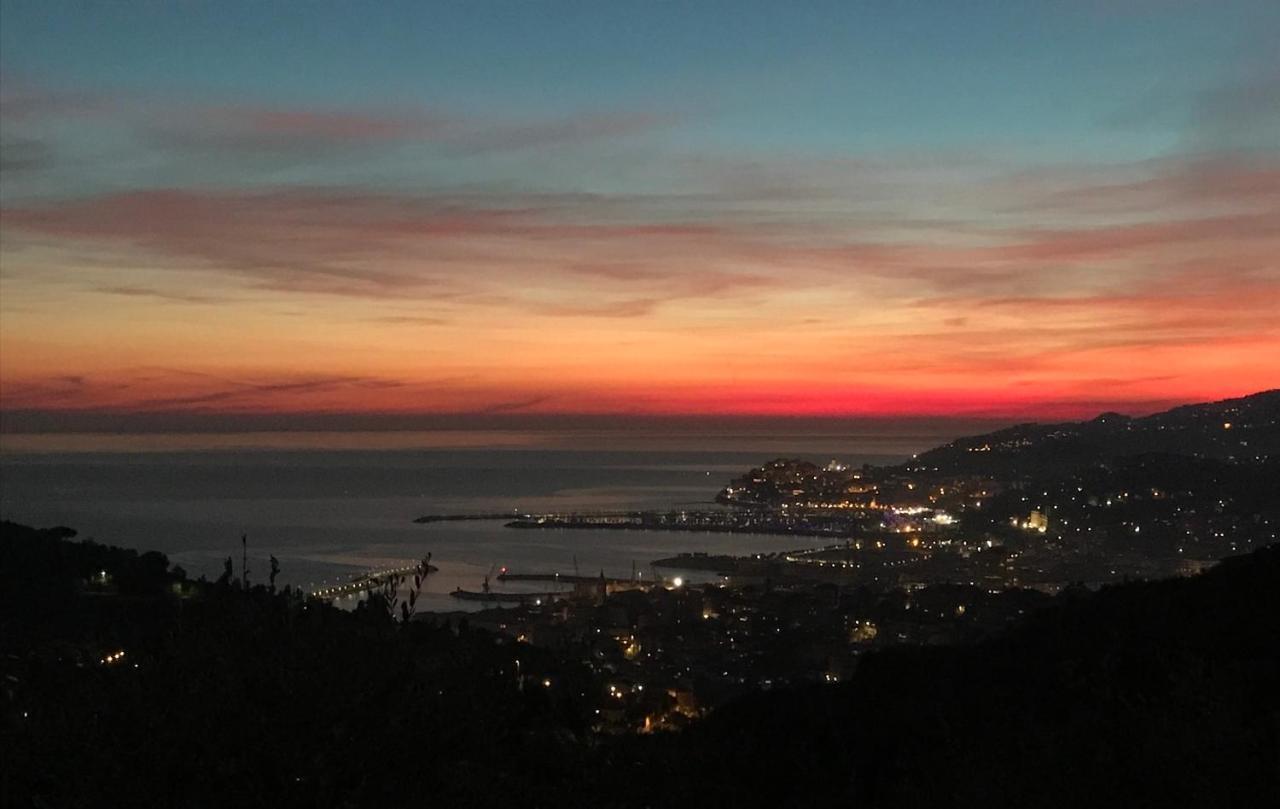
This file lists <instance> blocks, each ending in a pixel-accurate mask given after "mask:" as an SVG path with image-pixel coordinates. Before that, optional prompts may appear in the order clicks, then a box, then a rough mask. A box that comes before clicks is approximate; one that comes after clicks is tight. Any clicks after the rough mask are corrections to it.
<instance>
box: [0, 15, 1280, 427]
mask: <svg viewBox="0 0 1280 809" xmlns="http://www.w3.org/2000/svg"><path fill="white" fill-rule="evenodd" d="M595 5H596V4H582V7H581V8H577V9H573V10H569V9H566V10H565V12H564V13H565V15H566V17H572V18H573V19H574V20H577V22H576V23H574V24H572V25H560V24H559V23H558V22H557V21H556V20H551V19H543V17H546V16H547V15H541V16H540V15H536V14H534V15H532V17H531V18H529V19H526V18H525V16H526V15H527V14H529V13H530V10H529V9H527V8H525V7H524V6H523V5H522V4H513V6H512V8H511V10H510V11H509V13H505V14H495V15H494V17H493V19H492V20H488V21H487V23H486V25H485V26H481V27H479V28H477V27H476V26H475V22H476V21H475V19H474V18H473V17H472V16H471V15H468V14H465V13H463V12H462V11H461V7H460V8H459V9H452V10H447V9H437V10H433V11H432V12H431V14H430V15H428V16H429V19H418V17H417V15H419V14H423V13H424V10H423V9H408V8H406V9H400V10H398V11H397V10H391V9H386V8H381V9H378V10H376V11H374V10H369V11H368V13H367V14H366V13H365V11H364V10H363V9H362V10H361V12H360V13H359V14H354V13H353V11H352V9H349V8H345V7H334V8H327V9H324V10H320V9H317V10H316V11H315V12H314V20H313V22H314V30H313V31H312V34H313V35H314V36H317V37H321V38H322V39H324V38H325V37H328V38H327V39H325V42H326V43H327V44H326V45H324V46H323V47H322V46H320V45H319V44H317V42H318V40H317V41H311V40H300V41H297V42H295V41H293V40H289V41H287V42H286V41H284V40H283V39H281V37H282V34H281V30H280V27H279V26H278V25H271V24H268V23H267V22H264V21H263V20H261V19H259V16H260V15H261V14H262V13H263V9H264V8H265V7H259V6H258V5H257V4H247V5H245V6H243V7H237V8H235V9H228V8H224V7H222V6H221V5H220V6H216V7H215V6H211V7H209V8H207V9H200V10H195V9H191V10H186V11H184V12H180V11H177V10H174V11H173V12H172V13H168V12H166V13H165V14H152V13H151V12H150V11H143V10H140V9H136V8H132V7H130V6H129V4H118V5H117V4H108V5H104V6H100V7H98V6H95V7H93V8H91V9H89V8H86V9H80V10H78V11H77V13H75V14H62V13H58V12H57V11H56V10H53V11H51V10H48V9H46V8H45V7H44V5H42V4H31V5H29V6H21V7H19V6H15V7H14V8H12V9H7V15H6V25H5V26H3V29H4V30H3V31H0V37H3V40H4V50H5V64H4V66H3V74H2V78H3V81H0V102H3V103H2V104H0V123H3V132H2V133H0V148H2V149H3V160H2V161H0V169H2V170H3V175H2V176H3V182H2V183H0V430H3V431H8V432H17V431H21V430H23V429H25V427H24V425H30V424H34V423H39V424H41V425H44V426H45V427H50V428H57V429H65V430H75V429H79V428H80V426H79V425H83V424H86V423H89V422H87V421H85V419H84V418H83V417H86V416H93V415H103V414H135V415H138V414H141V416H140V417H139V418H138V419H135V420H134V421H133V422H131V423H133V424H141V425H143V426H145V425H146V423H147V422H146V416H147V414H154V415H156V417H157V418H159V416H160V415H161V414H165V415H166V416H169V415H173V414H179V415H182V416H184V417H189V419H188V421H187V422H184V423H191V424H198V423H199V420H200V419H201V418H205V417H207V418H208V419H210V420H211V422H210V423H212V421H216V420H219V419H222V420H224V421H225V419H227V418H228V417H233V416H237V415H244V416H264V415H267V416H269V415H271V414H354V415H356V416H359V415H361V414H366V415H367V414H398V415H405V414H421V415H423V416H424V417H431V416H441V415H448V416H475V417H492V418H500V419H507V420H518V419H520V418H526V417H544V416H547V415H556V414H563V415H579V416H586V415H592V416H613V417H627V416H629V415H636V414H640V415H648V416H654V415H658V416H690V415H692V416H717V415H748V416H761V417H764V416H769V417H774V416H804V417H815V416H830V417H884V418H888V417H902V416H907V417H911V416H922V417H968V418H973V417H979V418H993V419H1049V418H1069V417H1088V416H1091V415H1094V414H1096V413H1098V412H1100V411H1102V410H1108V409H1113V410H1120V411H1124V412H1130V413H1142V412H1150V411H1154V410H1158V409H1163V408H1165V407H1168V406H1171V405H1173V404H1177V403H1184V402H1192V401H1203V400H1211V399H1219V398H1226V397H1231V396H1237V395H1244V394H1247V393H1251V392H1255V391H1258V390H1262V389H1268V388H1275V387H1280V317H1277V316H1276V312H1278V311H1280V69H1278V65H1277V62H1276V57H1275V49H1274V42H1275V37H1274V36H1268V35H1267V34H1268V32H1269V31H1274V30H1276V24H1278V23H1280V17H1277V16H1276V14H1275V6H1274V4H1269V5H1268V4H1259V3H1253V2H1247V1H1246V2H1241V3H1238V4H1236V5H1232V4H1228V5H1231V8H1232V10H1231V11H1230V12H1228V11H1227V10H1226V9H1225V8H1224V7H1223V6H1221V4H1213V5H1212V6H1204V7H1199V6H1197V4H1176V5H1177V6H1178V8H1176V9H1175V8H1169V9H1165V10H1164V11H1162V12H1161V13H1160V14H1150V13H1148V12H1147V11H1145V10H1143V9H1139V8H1137V7H1134V8H1129V7H1128V6H1125V7H1124V8H1115V9H1112V8H1110V5H1108V8H1107V9H1106V12H1105V13H1103V10H1101V9H1098V8H1090V9H1085V8H1076V7H1075V4H1054V3H1047V4H1037V3H1031V4H1016V5H1017V6H1018V7H1017V8H1016V9H1015V8H1012V7H1010V6H1009V4H998V3H996V4H979V5H980V6H981V7H980V8H979V7H975V8H972V9H969V8H966V9H965V10H964V11H963V12H960V11H959V10H957V9H955V8H952V7H951V6H949V5H948V4H939V7H938V8H937V9H936V10H935V11H934V13H932V14H930V15H924V14H918V13H914V12H911V11H910V10H907V9H905V8H898V7H896V6H893V5H892V4H890V6H883V4H831V5H830V7H829V8H827V9H826V10H825V11H824V13H822V14H817V13H815V14H813V15H808V16H806V15H795V14H791V13H789V12H788V11H786V10H785V9H783V8H782V7H781V6H778V5H777V4H760V5H759V7H757V8H755V9H754V10H753V11H752V12H751V13H747V12H743V13H742V14H740V15H738V18H735V20H733V21H726V20H724V19H722V17H721V15H718V14H715V13H712V12H710V11H708V10H707V9H702V8H700V7H699V4H692V5H690V6H689V7H688V8H687V9H685V8H683V7H682V10H681V11H680V12H679V13H680V14H681V15H683V16H682V17H681V20H682V22H681V23H680V24H678V25H677V24H675V23H674V19H675V18H674V17H673V16H671V15H673V14H675V13H676V12H675V11H673V10H670V9H665V8H663V9H657V8H648V7H645V8H637V10H636V12H635V13H634V15H631V16H630V17H628V20H629V22H628V24H627V25H617V24H615V23H616V21H617V19H616V18H615V17H614V15H613V14H611V13H610V12H609V11H608V10H607V9H605V8H603V7H601V8H596V7H595ZM605 5H606V6H607V5H608V4H605ZM1084 5H1086V6H1088V5H1090V4H1084ZM1121 5H1124V4H1121ZM1139 5H1141V4H1139ZM344 9H345V10H344ZM187 14H194V15H197V16H199V17H200V18H201V20H202V22H201V23H200V24H199V25H195V24H192V22H191V18H190V17H188V16H187ZM401 14H408V15H410V16H412V17H413V18H414V19H418V24H417V25H416V27H415V26H408V25H406V24H405V23H404V21H403V20H402V19H400V18H399V16H398V15H401ZM575 15H576V16H575ZM579 17H581V19H579ZM241 18H243V19H241ZM727 22H732V24H727ZM428 23H429V24H428ZM1209 23H1212V24H1209ZM353 26H369V29H368V30H370V31H373V30H374V29H375V28H376V30H377V32H378V33H377V35H376V36H373V35H372V34H370V36H368V37H363V38H359V37H357V38H352V37H350V36H347V35H346V34H347V32H348V31H349V30H350V29H351V28H352V27H353ZM1267 26H1270V28H1268V27H1267ZM532 30H537V31H539V32H540V33H539V35H538V36H531V35H530V32H531V31H532ZM961 31H962V32H963V35H960V34H959V32H961ZM427 41H430V43H431V44H430V47H426V46H425V45H424V43H425V42H427ZM922 43H923V44H922ZM513 54H515V55H520V58H519V59H518V60H517V61H516V62H512V61H510V60H508V59H506V57H511V58H515V57H514V56H512V55H513ZM33 420H34V421H33ZM333 423H335V424H341V420H338V421H336V422H333Z"/></svg>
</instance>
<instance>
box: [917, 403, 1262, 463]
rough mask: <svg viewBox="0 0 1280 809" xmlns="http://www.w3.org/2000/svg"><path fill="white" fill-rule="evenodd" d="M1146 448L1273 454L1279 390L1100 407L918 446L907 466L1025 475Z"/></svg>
mask: <svg viewBox="0 0 1280 809" xmlns="http://www.w3.org/2000/svg"><path fill="white" fill-rule="evenodd" d="M1150 453H1162V454H1169V455H1183V456H1196V457H1205V458H1219V459H1241V460H1243V459H1254V458H1260V457H1267V456H1271V455H1275V454H1278V453H1280V390H1269V391H1264V392H1262V393H1255V394H1253V395H1251V396H1245V397H1242V398H1239V399H1227V400H1224V401H1221V402H1212V403H1207V404H1194V405H1184V406H1182V407H1176V408H1174V409H1172V410H1168V411H1165V412H1163V413H1156V414H1154V415H1150V416H1143V417H1141V418H1131V417H1129V416H1124V415H1121V414H1119V413H1103V414H1102V415H1100V416H1098V417H1096V418H1094V419H1092V420H1090V421H1083V422H1066V423H1061V424H1020V425H1017V426H1014V427H1009V428H1006V429H1003V430H997V431H996V432H993V433H987V434H985V435H978V436H971V437H968V438H961V439H958V440H956V441H952V442H951V443H949V444H945V445H943V446H941V447H937V448H936V449H931V450H929V451H927V452H924V453H921V454H920V455H919V456H918V457H916V458H914V459H913V460H912V461H910V462H909V463H908V464H907V466H908V467H910V468H919V469H937V470H938V471H939V472H944V473H946V472H957V473H966V472H973V473H981V474H995V475H1000V474H1010V473H1012V474H1022V473H1026V474H1030V473H1035V472H1041V471H1046V470H1049V469H1054V470H1065V469H1070V468H1074V467H1078V466H1084V465H1091V464H1096V463H1098V462H1100V461H1106V460H1107V459H1110V458H1117V457H1123V456H1126V455H1141V454H1150Z"/></svg>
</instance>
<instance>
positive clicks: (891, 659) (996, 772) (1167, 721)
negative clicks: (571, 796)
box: [611, 546, 1280, 807]
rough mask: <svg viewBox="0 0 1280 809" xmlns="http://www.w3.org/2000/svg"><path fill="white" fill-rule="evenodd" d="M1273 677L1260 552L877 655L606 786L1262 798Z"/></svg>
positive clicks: (621, 759) (1276, 663) (1274, 726)
mask: <svg viewBox="0 0 1280 809" xmlns="http://www.w3.org/2000/svg"><path fill="white" fill-rule="evenodd" d="M1276 683H1280V547H1277V546H1272V547H1269V548H1264V549H1262V550H1259V551H1256V552H1254V553H1253V554H1250V555H1248V556H1244V557H1237V558H1233V559H1230V560H1227V561H1226V562H1224V563H1222V564H1221V565H1219V566H1218V567H1217V568H1215V569H1213V570H1212V571H1210V572H1208V573H1206V574H1203V575H1201V576H1198V577H1195V578H1191V579H1179V580H1165V581H1158V582H1149V583H1133V584H1125V585H1119V586H1115V587H1111V588H1107V589H1104V590H1103V591H1101V592H1100V593H1097V594H1093V595H1083V594H1081V595H1078V596H1076V597H1074V598H1067V599H1064V600H1061V601H1060V602H1059V603H1058V604H1057V605H1056V606H1054V607H1051V608H1049V609H1047V610H1045V611H1043V612H1040V613H1038V614H1037V615H1036V616H1034V617H1033V618H1032V620H1031V621H1029V622H1028V623H1027V624H1026V625H1024V626H1023V627H1022V628H1020V629H1018V630H1015V631H1013V632H1011V633H1008V634H1006V635H1004V636H1001V637H998V638H996V639H993V640H990V641H987V642H984V643H980V644H975V645H969V646H957V647H943V648H898V649H894V650H889V651H884V652H879V653H875V654H873V655H871V656H869V657H868V658H867V659H866V660H865V661H864V663H863V665H862V666H861V667H860V669H859V671H858V673H857V674H856V675H855V676H854V678H853V679H852V680H851V681H850V682H848V683H845V684H841V685H837V686H815V687H812V688H808V689H793V690H789V691H784V692H775V693H767V694H761V695H758V696H754V697H751V698H748V699H745V700H743V701H741V702H738V703H736V704H734V705H731V706H727V707H725V708H723V709H721V710H720V711H719V712H717V713H716V714H714V715H712V717H710V718H709V719H708V720H707V721H706V722H704V723H703V724H702V725H700V726H696V727H695V728H693V729H692V730H691V731H689V732H687V733H685V734H684V735H683V736H681V737H678V738H676V739H664V740H658V741H645V740H641V741H638V742H636V743H635V745H634V747H633V748H628V749H625V750H623V751H620V752H619V753H618V754H617V755H616V757H615V763H616V765H617V766H618V767H620V768H621V769H622V770H624V771H626V772H625V773H619V772H617V771H614V772H613V773H611V777H612V778H614V779H615V780H620V781H623V782H627V783H633V784H637V785H640V786H638V787H637V790H638V791H639V794H638V795H636V796H635V797H634V798H632V799H629V800H627V801H625V802H624V805H633V806H659V805H663V803H662V799H661V794H663V793H665V794H674V795H680V796H681V804H682V805H697V806H704V807H719V806H724V807H729V806H735V807H736V806H798V805H812V806H817V805H830V806H859V807H881V806H883V807H934V806H978V805H981V806H1039V807H1059V806H1060V807H1072V806H1092V805H1099V804H1101V805H1127V806H1161V807H1165V806H1261V805H1275V803H1274V802H1275V800H1276V799H1277V798H1280V766H1277V764H1278V763H1280V690H1277V688H1276ZM632 762H634V764H633V763H632ZM655 784H657V785H660V786H656V787H655V786H652V785H655Z"/></svg>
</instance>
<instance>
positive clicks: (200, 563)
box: [0, 436, 937, 610]
mask: <svg viewBox="0 0 1280 809" xmlns="http://www.w3.org/2000/svg"><path fill="white" fill-rule="evenodd" d="M6 438H7V437H6ZM350 440H351V439H350V437H346V438H344V439H343V441H344V442H349V441H350ZM820 440H822V439H821V438H815V437H813V436H805V437H803V439H797V440H795V441H794V442H792V443H793V444H795V445H796V454H803V455H805V456H806V457H810V458H813V459H815V460H829V459H831V458H838V459H840V460H842V461H845V462H849V463H855V464H861V463H863V462H869V463H884V462H889V461H894V460H900V459H901V458H903V457H906V456H908V455H910V454H911V452H915V451H918V450H919V449H922V448H924V447H926V446H929V445H932V444H934V443H937V440H936V437H914V438H913V437H910V436H908V437H874V436H872V437H862V438H860V439H854V440H850V439H840V440H832V441H830V445H831V449H830V450H829V451H825V452H824V451H819V450H818V447H817V446H816V445H815V443H814V442H816V441H820ZM15 443H17V444H18V446H17V447H15ZM642 443H643V442H642ZM648 443H650V444H652V445H656V446H661V445H662V444H661V442H660V441H657V440H655V441H652V442H648ZM752 444H754V445H755V446H752ZM348 445H349V444H347V443H344V444H342V446H348ZM787 445H788V443H787V440H786V439H785V437H783V438H778V437H766V438H760V437H756V438H755V439H754V440H752V441H750V442H747V443H746V445H743V446H741V447H740V448H735V449H732V450H726V449H723V448H707V449H696V450H686V451H670V450H663V451H652V450H644V449H633V448H628V449H621V450H610V451H590V450H580V449H575V450H564V449H484V448H477V449H456V448H447V449H440V448H436V449H401V450H395V449H340V450H316V449H247V448H213V449H209V448H206V449H191V450H185V451H179V450H173V449H168V448H165V447H164V446H156V447H153V449H157V450H161V451H150V452H138V451H134V450H129V449H124V448H119V447H117V448H112V449H111V450H110V451H93V452H85V451H77V452H65V451H34V449H37V448H33V447H31V446H29V445H23V444H22V443H21V442H13V441H9V440H6V442H5V451H4V452H3V453H2V454H0V513H2V514H3V516H4V517H5V518H6V519H11V520H15V521H19V522H24V523H28V524H32V525H37V526H48V525H58V524H61V525H69V526H71V527H73V528H76V529H78V530H79V531H80V534H81V536H83V537H93V538H95V539H97V540H99V541H101V542H106V543H111V544H116V545H122V546H126V547H135V548H141V549H156V550H160V551H163V552H164V553H166V554H168V555H169V556H170V558H171V559H172V560H173V561H175V562H177V563H178V564H181V565H183V566H184V567H185V568H186V569H187V570H188V572H189V573H191V574H193V575H198V574H205V575H208V576H209V577H211V578H214V577H216V576H217V575H218V574H219V573H220V572H221V569H222V559H223V558H224V557H226V556H229V555H230V556H235V558H236V559H237V570H238V560H239V553H240V542H239V537H240V535H241V534H242V533H247V534H248V536H249V557H250V560H249V566H250V570H251V575H252V573H253V572H254V571H256V574H257V575H256V577H255V578H256V580H258V581H261V580H263V579H265V576H266V572H267V567H268V565H267V562H266V559H267V556H268V555H269V554H274V555H275V556H276V557H277V558H278V559H279V560H280V564H281V568H282V570H281V576H280V579H279V581H280V583H282V584H283V583H292V584H298V585H303V586H312V585H318V584H320V583H321V582H326V581H327V582H334V581H338V580H343V579H346V578H348V577H349V576H350V575H351V574H352V573H354V572H358V571H360V570H364V569H368V568H370V567H380V566H388V565H392V564H395V563H400V562H402V561H407V560H411V559H414V558H420V557H421V556H422V555H424V554H426V553H427V552H428V551H429V552H431V553H432V554H433V557H432V560H433V563H434V564H436V565H437V566H438V567H440V573H439V574H438V575H435V576H432V577H431V579H430V580H429V585H428V593H427V597H426V602H425V605H424V607H423V608H425V609H439V610H451V609H464V608H468V607H474V606H476V605H473V604H469V603H468V602H459V601H457V600H455V599H452V598H450V597H449V596H448V593H449V592H450V591H452V590H453V589H454V588H455V587H459V586H460V587H463V588H466V589H478V588H479V586H480V583H481V580H482V579H483V577H484V575H485V574H486V573H487V572H488V571H490V570H491V569H492V568H493V567H494V566H495V565H496V566H503V565H505V566H507V567H509V568H510V569H511V570H513V571H523V572H555V571H559V572H564V573H572V572H573V569H574V561H575V558H576V560H577V563H578V566H579V569H580V570H581V571H582V572H583V573H584V574H586V573H592V574H594V573H598V572H600V571H601V570H603V571H604V572H605V574H606V575H610V576H627V575H630V573H631V569H632V564H633V562H634V563H635V564H636V566H637V567H638V568H639V569H640V570H641V571H643V572H644V574H645V575H646V576H648V575H651V572H650V570H649V567H648V564H649V562H651V561H652V560H654V559H658V558H661V557H663V556H669V555H672V554H675V553H678V552H680V551H705V552H708V553H749V552H755V551H760V550H780V549H783V548H786V547H790V544H788V540H787V539H784V538H779V537H768V536H723V535H702V534H681V533H661V532H616V531H519V530H514V529H506V528H504V527H503V526H502V523H501V522H488V521H486V522H471V523H439V524H433V525H427V526H423V525H416V524H414V523H413V522H412V520H413V518H414V517H417V516H419V515H422V514H427V513H465V512H497V511H503V512H505V511H509V510H517V509H518V510H521V511H565V510H589V511H604V510H620V509H632V508H665V507H671V506H682V505H687V506H691V507H692V506H696V505H701V504H707V503H709V502H710V501H711V499H712V498H713V497H714V496H715V493H716V491H717V490H718V489H719V488H720V487H721V486H722V485H723V484H724V482H725V481H726V480H728V478H730V477H731V476H733V475H735V474H738V473H740V472H741V471H743V470H745V469H747V468H749V467H751V466H753V465H756V464H759V463H760V462H762V461H764V460H767V459H768V458H771V457H775V456H777V455H778V454H780V453H781V452H783V448H784V447H785V446H787ZM859 446H861V447H865V448H866V449H865V450H864V451H861V452H859V451H858V447H859ZM792 544H794V541H792ZM532 589H539V590H540V589H545V587H544V586H541V585H534V586H533V587H532Z"/></svg>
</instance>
